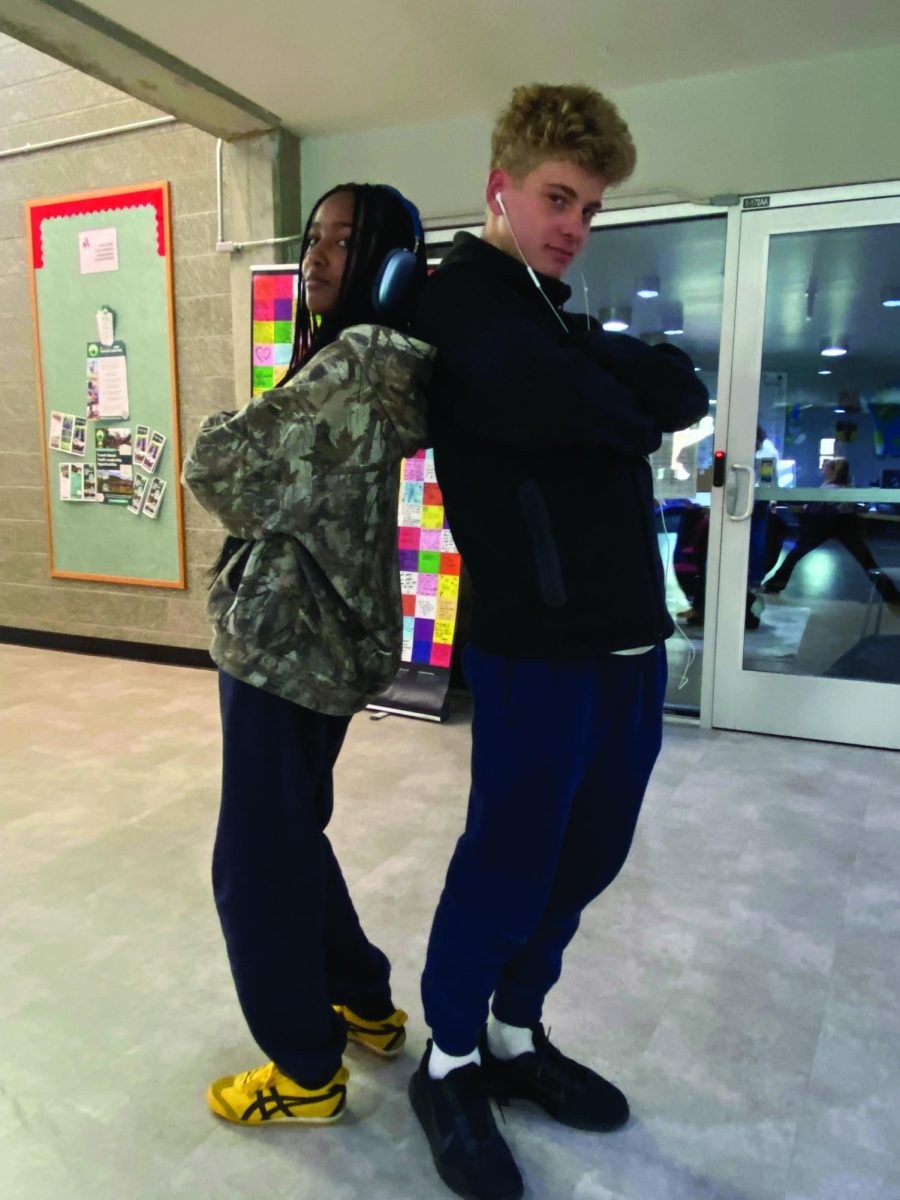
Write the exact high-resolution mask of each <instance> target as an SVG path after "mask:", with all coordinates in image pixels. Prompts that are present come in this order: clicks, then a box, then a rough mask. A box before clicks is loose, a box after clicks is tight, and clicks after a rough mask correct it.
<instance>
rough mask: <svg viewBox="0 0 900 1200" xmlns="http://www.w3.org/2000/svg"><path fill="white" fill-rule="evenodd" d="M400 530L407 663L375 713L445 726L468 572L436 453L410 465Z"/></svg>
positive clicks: (423, 453) (404, 474) (404, 472)
mask: <svg viewBox="0 0 900 1200" xmlns="http://www.w3.org/2000/svg"><path fill="white" fill-rule="evenodd" d="M398 526H399V529H398V544H399V555H400V590H401V593H402V599H403V659H402V663H401V666H400V670H399V671H398V672H397V677H396V679H395V680H394V682H393V683H392V684H391V686H390V687H389V688H388V689H387V690H386V691H385V692H384V693H383V694H382V695H381V696H379V697H378V698H377V699H376V700H374V701H373V702H372V703H371V704H370V705H369V708H371V709H375V710H376V711H378V712H390V713H397V714H398V715H401V716H406V717H420V718H422V719H424V720H429V721H442V720H443V719H444V717H445V716H446V712H447V688H448V687H449V685H450V666H451V663H452V659H453V637H454V634H455V632H456V616H457V610H458V607H459V577H460V569H461V565H462V564H461V559H460V555H459V551H458V550H457V548H456V544H455V543H454V541H453V537H452V535H451V533H450V530H449V529H448V528H447V522H446V517H445V515H444V498H443V496H442V495H441V489H440V488H439V487H438V484H437V479H436V477H435V473H434V454H433V451H431V450H420V451H419V453H418V454H416V455H415V456H414V457H412V458H407V459H405V460H404V462H403V464H402V467H401V481H400V513H399V521H398Z"/></svg>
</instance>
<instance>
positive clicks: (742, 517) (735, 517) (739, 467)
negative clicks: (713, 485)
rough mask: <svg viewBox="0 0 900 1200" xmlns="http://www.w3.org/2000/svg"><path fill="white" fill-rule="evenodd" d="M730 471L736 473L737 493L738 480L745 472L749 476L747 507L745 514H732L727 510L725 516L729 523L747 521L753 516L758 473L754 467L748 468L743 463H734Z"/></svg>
mask: <svg viewBox="0 0 900 1200" xmlns="http://www.w3.org/2000/svg"><path fill="white" fill-rule="evenodd" d="M728 469H729V471H733V472H734V476H735V491H737V480H738V478H739V476H740V473H741V472H742V471H743V472H744V473H745V474H746V476H747V507H746V509H745V510H744V511H743V512H740V513H730V512H728V511H727V510H726V512H725V515H726V517H727V518H728V520H729V521H746V520H748V518H749V517H750V516H752V514H753V500H754V495H753V493H754V484H755V483H756V472H755V471H754V469H753V467H747V466H745V465H744V464H743V463H732V464H731V466H730V467H729V468H728Z"/></svg>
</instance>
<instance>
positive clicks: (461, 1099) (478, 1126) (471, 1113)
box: [448, 1066, 506, 1143]
mask: <svg viewBox="0 0 900 1200" xmlns="http://www.w3.org/2000/svg"><path fill="white" fill-rule="evenodd" d="M453 1074H457V1072H452V1073H451V1076H452V1075H453ZM451 1076H448V1078H450V1077H451ZM454 1082H455V1084H456V1088H455V1089H454V1100H455V1103H454V1104H453V1105H452V1108H453V1112H454V1117H455V1122H456V1126H457V1129H458V1130H459V1132H460V1135H461V1136H462V1138H463V1141H464V1142H465V1141H468V1140H469V1136H471V1138H473V1139H474V1140H475V1142H477V1143H483V1142H488V1141H490V1140H491V1139H492V1138H493V1137H495V1136H496V1133H497V1127H496V1125H495V1124H494V1119H493V1113H492V1112H491V1098H490V1095H489V1093H488V1090H487V1087H486V1086H485V1082H484V1077H483V1076H482V1073H481V1068H480V1067H477V1066H472V1067H464V1068H463V1069H462V1070H461V1071H459V1072H458V1078H457V1079H456V1080H454ZM500 1111H501V1115H502V1113H503V1109H502V1107H501V1108H500ZM503 1119H504V1121H505V1120H506V1118H505V1117H504V1118H503Z"/></svg>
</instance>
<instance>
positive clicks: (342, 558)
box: [183, 325, 434, 716]
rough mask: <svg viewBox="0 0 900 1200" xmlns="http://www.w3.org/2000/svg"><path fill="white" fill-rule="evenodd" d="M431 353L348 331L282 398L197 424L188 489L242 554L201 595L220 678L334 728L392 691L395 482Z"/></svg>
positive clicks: (419, 425) (398, 628)
mask: <svg viewBox="0 0 900 1200" xmlns="http://www.w3.org/2000/svg"><path fill="white" fill-rule="evenodd" d="M433 354H434V351H433V350H432V349H431V347H429V346H427V345H426V344H425V343H424V342H420V341H417V340H415V339H414V338H410V337H407V336H405V335H403V334H400V333H396V332H394V331H393V330H391V329H386V328H383V327H382V326H377V325H356V326H353V327H351V328H349V329H346V330H344V332H343V333H342V334H341V335H340V337H339V338H338V339H337V341H335V342H333V343H332V344H331V345H329V346H326V347H325V348H324V349H323V350H321V351H320V352H319V353H318V354H317V355H316V356H315V358H314V359H312V360H311V361H310V362H309V363H307V365H306V366H305V367H304V368H303V369H302V370H301V371H299V372H298V373H297V375H295V376H294V378H293V379H292V380H291V381H290V383H289V384H287V385H286V386H285V387H283V388H274V389H273V390H272V391H268V392H264V393H263V394H262V395H260V396H256V397H254V399H252V400H251V401H250V402H249V403H248V404H247V405H246V407H245V408H242V409H241V410H240V411H239V412H237V413H219V414H217V415H216V416H213V417H209V418H207V420H205V421H204V422H203V424H202V426H201V428H200V433H199V435H198V437H197V441H196V444H195V445H194V448H193V450H192V451H191V453H190V455H189V456H188V458H187V461H186V462H185V466H184V473H183V477H184V483H185V484H186V486H187V487H188V488H189V489H190V490H191V492H193V494H194V496H195V497H196V498H197V500H199V502H200V503H201V504H202V505H203V507H204V508H205V509H207V510H208V511H209V512H211V513H213V514H214V515H215V516H216V517H218V518H219V520H220V521H221V522H222V524H223V525H224V526H225V528H226V530H227V531H228V532H229V533H230V534H234V535H236V536H238V537H240V538H244V539H247V540H248V541H249V542H250V547H249V553H248V549H247V547H246V546H244V547H242V548H241V550H240V551H239V552H238V554H236V555H235V556H234V557H233V558H232V559H231V560H230V561H229V563H228V564H227V565H226V566H225V568H224V569H223V570H222V571H221V573H220V574H219V576H218V577H217V579H216V580H215V582H214V584H213V586H212V588H211V590H210V596H209V615H210V618H211V620H212V623H213V627H214V633H213V644H212V650H211V653H212V657H213V659H214V660H215V662H216V663H217V664H218V666H220V667H221V668H222V669H223V670H224V671H227V672H228V673H229V674H230V675H234V676H236V677H237V678H238V679H241V680H244V681H245V682H246V683H250V684H253V685H254V686H255V687H259V688H262V689H263V690H265V691H268V692H274V693H276V694H277V695H279V696H283V697H284V698H285V699H287V700H292V701H294V702H296V703H298V704H302V705H304V707H306V708H311V709H314V710H315V711H317V712H322V713H329V714H332V715H335V716H342V715H347V714H349V713H352V712H355V711H357V710H358V709H360V708H362V707H363V706H364V705H365V704H366V702H367V701H368V700H370V699H372V698H373V697H374V696H376V695H378V693H379V692H381V691H382V690H383V689H384V688H385V687H386V686H387V685H388V684H389V683H390V682H391V680H392V679H393V677H394V675H395V673H396V671H397V667H398V665H399V661H400V645H401V632H402V617H401V611H400V580H399V573H398V567H397V501H398V495H399V470H398V468H399V464H400V460H401V459H402V458H403V457H404V456H406V455H408V454H411V453H413V452H414V451H415V450H417V449H418V448H420V447H421V446H423V445H424V444H425V441H426V433H425V429H426V426H425V410H426V403H425V395H424V391H423V387H424V385H425V384H426V383H427V382H428V378H429V376H430V373H431V359H432V357H433ZM244 559H246V562H245V564H244V568H243V573H241V572H240V569H239V568H240V563H241V562H243V561H244ZM235 576H239V578H237V579H235Z"/></svg>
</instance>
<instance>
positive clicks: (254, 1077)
mask: <svg viewBox="0 0 900 1200" xmlns="http://www.w3.org/2000/svg"><path fill="white" fill-rule="evenodd" d="M277 1071H278V1068H277V1067H276V1066H275V1064H274V1063H273V1062H269V1063H265V1064H264V1065H263V1066H261V1067H253V1069H252V1070H250V1071H244V1072H243V1074H241V1075H238V1076H236V1078H235V1081H234V1086H235V1087H236V1088H240V1089H241V1090H242V1091H246V1090H250V1089H257V1090H262V1089H263V1088H267V1087H268V1086H269V1085H270V1084H271V1082H272V1080H273V1079H274V1077H275V1075H276V1073H277Z"/></svg>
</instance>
